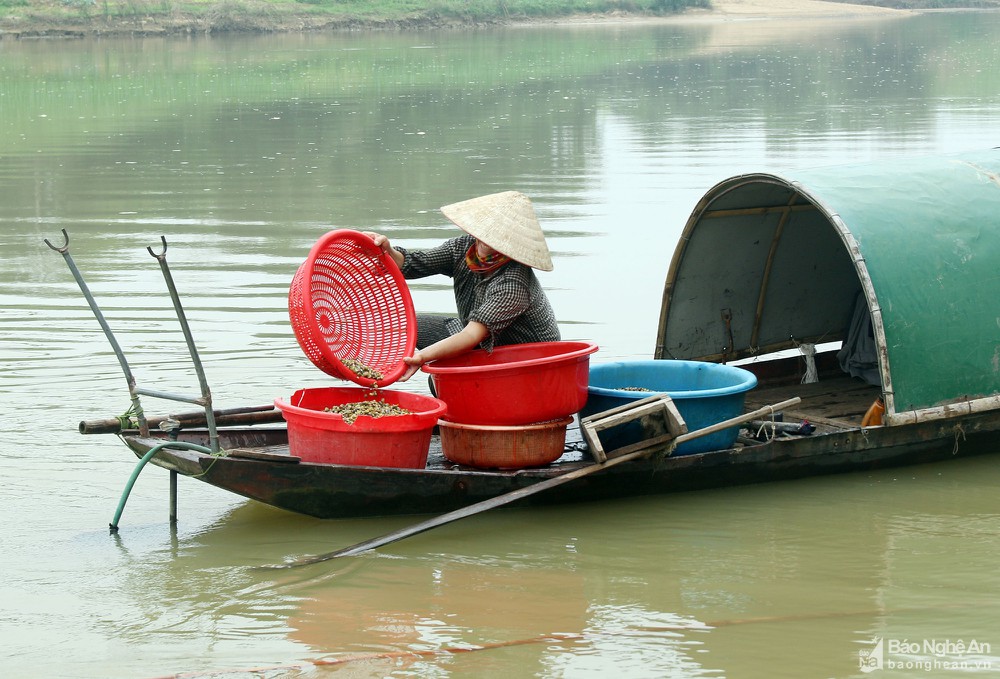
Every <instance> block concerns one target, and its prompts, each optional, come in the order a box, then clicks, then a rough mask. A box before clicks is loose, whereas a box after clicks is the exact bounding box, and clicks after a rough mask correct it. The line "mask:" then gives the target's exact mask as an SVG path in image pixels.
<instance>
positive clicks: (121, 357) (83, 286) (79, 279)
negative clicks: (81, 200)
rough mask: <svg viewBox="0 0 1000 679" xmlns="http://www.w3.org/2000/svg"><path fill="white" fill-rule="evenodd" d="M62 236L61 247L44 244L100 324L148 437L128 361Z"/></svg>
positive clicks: (67, 235) (133, 407)
mask: <svg viewBox="0 0 1000 679" xmlns="http://www.w3.org/2000/svg"><path fill="white" fill-rule="evenodd" d="M62 234H63V244H62V247H58V248H57V247H56V246H55V245H53V244H52V243H50V242H49V239H48V238H46V239H45V244H46V245H48V246H49V247H50V248H51V249H53V250H55V251H56V252H58V253H61V254H62V256H63V259H65V260H66V264H67V265H68V266H69V270H70V271H71V272H72V273H73V278H75V279H76V284H77V285H79V286H80V291H81V292H83V296H84V297H85V298H86V299H87V303H88V304H89V305H90V310H91V311H93V312H94V316H96V317H97V322H98V323H100V324H101V328H102V329H103V330H104V334H105V336H107V338H108V342H110V343H111V348H112V349H114V351H115V356H117V357H118V363H119V365H121V367H122V372H124V373H125V381H126V382H127V383H128V393H129V396H130V397H131V398H132V410H133V411H134V412H135V416H136V420H137V421H138V422H139V433H141V434H142V435H143V436H149V425H148V424H147V423H146V415H145V414H144V413H143V411H142V404H141V403H140V402H139V393H138V392H137V391H136V388H135V377H134V376H133V375H132V369H131V368H129V365H128V361H127V360H125V353H124V352H123V351H122V348H121V346H120V345H119V344H118V340H117V339H115V335H114V333H113V332H111V326H110V325H108V322H107V320H106V319H105V318H104V314H102V313H101V309H100V308H99V307H98V306H97V301H96V300H95V299H94V296H93V295H92V294H91V293H90V288H89V287H87V283H86V282H85V281H84V280H83V276H82V275H81V274H80V270H79V269H77V268H76V263H75V262H74V261H73V257H72V256H71V255H70V254H69V234H68V233H66V229H63V230H62Z"/></svg>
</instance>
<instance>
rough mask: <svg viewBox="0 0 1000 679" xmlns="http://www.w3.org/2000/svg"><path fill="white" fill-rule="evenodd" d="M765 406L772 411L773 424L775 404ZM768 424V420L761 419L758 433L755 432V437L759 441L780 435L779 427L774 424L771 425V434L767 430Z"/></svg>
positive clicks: (771, 421) (772, 421) (772, 422)
mask: <svg viewBox="0 0 1000 679" xmlns="http://www.w3.org/2000/svg"><path fill="white" fill-rule="evenodd" d="M764 407H765V408H767V409H769V410H770V411H771V420H770V424H772V425H773V424H774V406H772V405H769V406H764ZM767 425H768V421H767V420H761V423H760V428H758V429H757V433H756V434H754V438H755V439H757V440H758V441H763V440H770V439H773V438H777V436H778V428H777V427H774V426H772V427H771V431H770V435H768V432H767V431H765V430H766V429H767V428H768V427H767ZM761 435H763V436H764V438H763V439H762V438H761Z"/></svg>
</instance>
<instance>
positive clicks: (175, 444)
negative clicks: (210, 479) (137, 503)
mask: <svg viewBox="0 0 1000 679" xmlns="http://www.w3.org/2000/svg"><path fill="white" fill-rule="evenodd" d="M163 448H180V449H182V450H195V451H197V452H199V453H204V454H206V455H211V454H212V449H211V448H206V447H205V446H199V445H197V444H195V443H185V442H183V441H165V442H163V443H159V444H157V445H155V446H153V447H152V448H150V449H149V452H148V453H146V454H145V455H143V456H142V459H140V460H139V464H137V465H136V466H135V469H134V470H133V471H132V476H131V478H129V480H128V484H126V485H125V490H124V491H123V492H122V499H121V500H119V501H118V511H116V512H115V518H114V520H113V521H112V522H111V523H110V525H109V528H111V532H112V533H117V532H118V519H120V518H122V512H123V511H125V502H126V501H128V496H129V493H131V492H132V486H134V485H135V480H136V479H138V478H139V472H141V471H142V468H143V467H145V466H146V463H147V462H149V461H150V460H152V459H153V456H154V455H156V454H157V453H158V452H160V451H161V450H162V449H163Z"/></svg>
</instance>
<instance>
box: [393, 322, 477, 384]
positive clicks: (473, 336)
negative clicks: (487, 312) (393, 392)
mask: <svg viewBox="0 0 1000 679" xmlns="http://www.w3.org/2000/svg"><path fill="white" fill-rule="evenodd" d="M489 334H490V331H489V328H487V327H486V326H485V325H483V324H482V323H479V322H478V321H469V323H468V324H467V325H466V326H465V327H464V328H462V330H461V331H459V332H457V333H455V334H454V335H451V336H450V337H445V338H444V339H443V340H439V341H437V342H435V343H434V344H432V345H430V346H428V347H424V348H423V349H420V350H418V351H415V352H414V353H413V356H411V357H409V358H404V359H403V362H404V363H406V364H407V365H408V366H409V367H408V368H407V369H406V372H405V373H403V376H402V377H401V378H399V381H400V382H405V381H406V380H408V379H410V377H412V376H413V373H415V372H417V371H418V370H419V369H420V366H422V365H423V364H424V363H426V362H427V361H433V360H436V359H439V358H448V357H449V356H456V355H458V354H462V353H465V352H466V351H469V350H470V349H474V348H476V347H477V346H479V343H480V342H482V341H483V340H484V339H486V336H487V335H489Z"/></svg>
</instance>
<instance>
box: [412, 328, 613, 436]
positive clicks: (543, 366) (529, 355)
mask: <svg viewBox="0 0 1000 679" xmlns="http://www.w3.org/2000/svg"><path fill="white" fill-rule="evenodd" d="M595 351H597V345H596V344H590V343H588V342H571V341H563V342H534V343H530V344H512V345H508V346H503V347H497V348H496V349H494V350H493V352H492V353H488V352H486V351H485V350H483V349H476V350H473V351H469V352H466V353H464V354H462V355H461V356H455V357H452V358H445V359H440V360H437V361H431V362H429V363H425V364H424V366H423V370H424V371H425V372H427V373H430V375H431V376H432V378H433V381H434V388H435V390H436V391H437V397H438V398H439V399H441V400H442V401H444V402H445V403H447V404H448V419H449V420H450V421H452V422H459V423H462V424H490V425H522V424H532V423H535V422H544V421H547V420H556V419H560V418H564V417H569V416H570V415H573V414H575V413H577V412H579V410H580V409H581V408H583V406H584V404H585V403H586V402H587V384H588V382H589V379H590V378H589V371H590V355H591V354H592V353H594V352H595Z"/></svg>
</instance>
